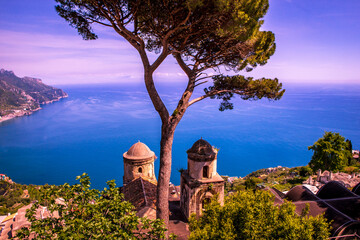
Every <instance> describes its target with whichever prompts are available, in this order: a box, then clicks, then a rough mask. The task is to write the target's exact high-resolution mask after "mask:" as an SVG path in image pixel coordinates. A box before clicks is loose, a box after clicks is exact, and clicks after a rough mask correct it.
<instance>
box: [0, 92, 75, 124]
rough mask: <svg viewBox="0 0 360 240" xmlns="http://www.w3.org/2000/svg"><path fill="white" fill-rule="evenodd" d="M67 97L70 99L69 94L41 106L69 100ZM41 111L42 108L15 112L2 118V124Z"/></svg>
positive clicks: (0, 120)
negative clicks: (64, 99) (65, 99)
mask: <svg viewBox="0 0 360 240" xmlns="http://www.w3.org/2000/svg"><path fill="white" fill-rule="evenodd" d="M67 97H68V94H66V95H64V96H59V97H57V98H56V99H53V100H51V101H46V102H45V103H43V104H41V105H45V104H50V103H53V102H57V101H60V99H62V98H67ZM40 109H42V108H41V106H40V107H38V108H36V109H33V110H15V112H14V113H10V114H8V115H5V116H2V117H0V123H2V122H5V121H8V120H10V119H13V118H17V117H23V116H29V115H31V114H33V113H34V112H36V111H39V110H40Z"/></svg>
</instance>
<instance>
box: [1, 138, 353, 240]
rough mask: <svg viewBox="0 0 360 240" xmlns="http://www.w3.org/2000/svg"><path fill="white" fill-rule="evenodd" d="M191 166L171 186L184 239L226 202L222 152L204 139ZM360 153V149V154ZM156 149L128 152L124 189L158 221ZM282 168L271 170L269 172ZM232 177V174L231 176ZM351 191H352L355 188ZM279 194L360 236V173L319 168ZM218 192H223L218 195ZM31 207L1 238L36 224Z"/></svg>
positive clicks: (173, 220)
mask: <svg viewBox="0 0 360 240" xmlns="http://www.w3.org/2000/svg"><path fill="white" fill-rule="evenodd" d="M187 154H188V160H187V163H188V165H187V170H183V171H181V176H180V186H174V185H172V184H170V186H169V210H170V224H169V232H170V233H174V234H176V235H177V236H178V239H187V238H188V236H189V230H188V218H189V216H190V215H191V214H196V215H201V214H202V211H203V209H204V206H205V205H206V204H207V203H208V202H210V201H219V202H220V204H221V205H223V204H224V195H225V194H224V184H225V181H224V179H223V178H222V177H221V176H220V175H219V174H218V173H217V150H216V149H215V148H214V147H212V146H211V144H209V143H208V142H207V141H205V140H203V139H200V140H198V141H196V142H195V143H194V144H193V146H192V147H191V148H190V149H189V150H188V151H187ZM357 154H358V152H357ZM155 159H156V156H155V153H154V152H153V151H151V150H150V149H149V148H148V147H147V146H146V145H145V144H144V143H141V142H137V143H135V144H134V145H133V146H131V147H130V149H129V150H128V151H126V152H125V153H124V154H123V162H124V175H123V187H121V192H122V193H123V194H124V197H125V200H127V201H130V202H131V203H132V204H133V205H134V206H135V208H136V211H137V215H138V216H140V217H144V216H146V217H148V218H152V219H154V218H155V216H156V208H155V205H156V184H157V179H156V176H155V171H154V161H155ZM279 168H282V167H278V168H271V169H270V168H269V172H271V171H276V170H277V169H279ZM228 181H231V178H229V179H228ZM349 189H351V190H349ZM265 190H268V191H270V192H271V193H272V194H273V195H274V204H282V203H283V202H284V201H286V200H288V201H292V202H293V203H294V204H295V206H296V212H297V213H298V214H301V213H302V211H303V209H304V208H306V207H307V206H309V212H308V215H311V216H317V215H319V214H324V216H325V217H326V218H327V219H328V220H329V221H331V226H332V230H331V234H332V235H331V239H360V176H359V175H356V174H353V175H349V174H345V173H332V172H328V171H324V172H321V171H318V173H317V176H316V177H315V176H314V177H309V179H308V180H307V181H305V182H304V184H303V185H298V186H296V187H294V188H292V189H291V190H290V191H288V192H286V193H283V192H280V191H279V190H277V189H275V188H269V187H266V188H265ZM214 196H217V198H215V197H214ZM30 206H31V205H28V206H24V207H22V208H20V209H19V210H18V212H17V213H15V214H13V215H9V216H5V217H4V218H1V217H0V219H2V221H1V228H2V230H1V234H0V240H2V239H8V238H11V237H13V236H15V233H16V231H17V230H18V229H20V228H22V227H27V226H30V223H29V222H28V221H27V219H26V217H25V214H26V209H28V208H30ZM48 216H49V213H48V211H47V209H45V208H41V209H39V210H38V211H37V217H38V218H46V217H48Z"/></svg>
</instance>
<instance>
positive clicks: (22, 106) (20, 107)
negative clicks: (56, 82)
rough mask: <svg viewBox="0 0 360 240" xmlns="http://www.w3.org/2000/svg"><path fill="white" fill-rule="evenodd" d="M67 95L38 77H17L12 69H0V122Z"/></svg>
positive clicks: (29, 112) (27, 113) (25, 113)
mask: <svg viewBox="0 0 360 240" xmlns="http://www.w3.org/2000/svg"><path fill="white" fill-rule="evenodd" d="M64 97H67V94H66V93H65V92H64V91H63V90H61V89H58V88H54V87H51V86H48V85H46V84H44V83H42V81H41V80H40V79H37V78H31V77H23V78H19V77H17V76H16V75H15V74H14V72H13V71H6V70H4V69H0V122H1V121H4V120H7V119H10V118H13V117H18V116H23V115H29V114H31V113H32V112H33V111H36V110H38V109H40V105H41V104H47V103H50V102H53V101H58V100H59V99H61V98H64Z"/></svg>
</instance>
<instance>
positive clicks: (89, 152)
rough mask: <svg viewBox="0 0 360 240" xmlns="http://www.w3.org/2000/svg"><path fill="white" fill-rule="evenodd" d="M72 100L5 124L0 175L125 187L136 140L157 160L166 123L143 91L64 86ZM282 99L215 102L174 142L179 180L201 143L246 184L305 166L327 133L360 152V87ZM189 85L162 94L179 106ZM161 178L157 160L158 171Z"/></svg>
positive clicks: (199, 108)
mask: <svg viewBox="0 0 360 240" xmlns="http://www.w3.org/2000/svg"><path fill="white" fill-rule="evenodd" d="M60 87H61V88H62V89H64V90H65V91H66V92H67V93H68V94H69V98H67V99H63V100H61V101H60V102H56V103H53V104H50V105H46V106H43V109H42V110H41V111H38V112H36V113H34V114H33V115H31V116H27V117H22V118H17V119H13V120H10V121H7V122H4V123H0V164H1V165H0V166H1V167H0V172H1V173H5V174H7V175H9V176H11V177H12V179H13V180H14V181H16V182H18V183H25V184H44V183H49V184H62V183H64V182H70V183H74V179H75V176H77V175H79V174H81V173H83V172H87V173H89V175H90V177H91V178H92V183H93V186H94V187H97V188H100V187H103V186H105V182H106V181H107V180H110V179H115V180H116V182H117V183H118V184H120V185H121V184H122V176H123V160H122V154H123V153H124V152H125V151H127V150H128V149H129V148H130V146H131V145H132V144H133V143H135V142H137V141H138V140H140V141H142V142H144V143H146V144H147V145H148V146H149V147H150V149H152V150H153V151H154V152H155V153H156V155H159V142H160V120H159V117H158V116H157V113H156V112H155V110H154V109H153V106H152V105H151V102H150V99H149V97H148V96H147V93H146V92H145V89H144V86H143V85H142V84H141V85H81V86H60ZM285 87H286V89H287V92H286V95H285V96H284V97H283V99H282V100H280V101H277V102H269V101H267V100H261V101H256V102H250V101H242V100H236V101H235V109H234V110H232V111H225V112H219V111H218V110H217V109H218V104H219V102H218V101H217V100H205V101H203V102H199V103H197V104H195V105H193V106H192V107H190V108H189V109H188V112H187V113H186V114H185V117H184V119H183V120H182V121H181V122H180V124H179V126H178V128H177V131H176V133H175V140H174V145H173V168H172V178H171V181H172V182H174V183H176V184H179V182H180V178H179V172H178V170H179V169H181V168H186V161H187V159H186V157H187V156H186V150H187V149H189V148H190V147H191V145H192V144H193V143H194V142H195V141H196V140H198V139H199V138H200V137H203V138H204V139H206V140H207V141H209V142H210V144H212V145H213V146H215V147H217V148H219V149H220V151H219V154H218V172H219V173H220V174H223V175H230V176H245V175H246V174H248V173H250V172H252V171H254V170H257V169H259V168H266V167H273V166H278V165H281V166H288V167H293V166H298V165H305V164H307V163H308V161H309V160H310V158H311V155H312V153H311V152H310V151H308V150H307V147H308V146H309V145H312V144H313V143H314V142H315V141H316V140H317V139H318V138H319V137H321V136H322V135H323V133H324V131H335V132H340V134H341V135H343V136H345V137H346V138H348V139H351V140H352V142H353V146H354V148H359V147H360V136H359V129H360V106H359V103H360V86H350V85H348V86H340V85H337V86H335V85H333V86H322V85H321V86H320V85H313V86H304V85H298V86H297V85H288V86H285ZM182 89H183V86H180V85H179V86H176V87H168V86H165V85H162V86H160V87H159V91H160V92H161V94H162V96H163V98H164V101H165V102H166V104H167V105H168V106H170V107H173V106H175V105H176V98H174V97H173V96H179V94H178V92H179V91H181V90H182ZM155 163H156V171H157V170H158V165H159V160H157V161H156V162H155Z"/></svg>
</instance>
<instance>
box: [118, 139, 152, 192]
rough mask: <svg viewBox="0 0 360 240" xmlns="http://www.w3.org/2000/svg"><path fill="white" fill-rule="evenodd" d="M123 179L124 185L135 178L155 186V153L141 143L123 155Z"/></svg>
mask: <svg viewBox="0 0 360 240" xmlns="http://www.w3.org/2000/svg"><path fill="white" fill-rule="evenodd" d="M123 158H124V179H123V183H124V185H126V184H127V183H129V182H131V181H132V180H134V179H136V178H139V177H141V178H143V179H146V180H148V181H150V182H153V183H155V184H156V182H157V181H156V176H155V171H154V161H155V158H156V157H155V153H154V152H153V151H151V150H150V149H149V147H148V146H146V145H145V144H144V143H142V142H140V141H139V142H137V143H135V144H134V145H132V146H131V147H130V149H129V150H128V151H127V152H125V153H124V154H123Z"/></svg>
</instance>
